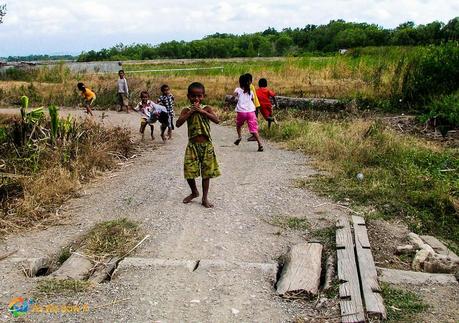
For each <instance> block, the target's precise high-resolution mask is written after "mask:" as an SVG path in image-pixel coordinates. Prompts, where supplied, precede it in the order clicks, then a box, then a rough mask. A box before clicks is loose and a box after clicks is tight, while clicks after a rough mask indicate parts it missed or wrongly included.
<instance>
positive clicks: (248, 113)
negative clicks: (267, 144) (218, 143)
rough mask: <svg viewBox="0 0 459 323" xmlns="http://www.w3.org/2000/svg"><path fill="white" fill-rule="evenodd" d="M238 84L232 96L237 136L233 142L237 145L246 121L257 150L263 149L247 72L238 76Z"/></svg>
mask: <svg viewBox="0 0 459 323" xmlns="http://www.w3.org/2000/svg"><path fill="white" fill-rule="evenodd" d="M239 86H240V87H238V88H236V90H234V94H233V96H234V97H237V99H238V101H237V104H236V113H237V114H236V130H237V136H238V138H237V139H236V141H235V142H234V144H235V145H236V146H237V145H239V144H240V142H241V140H242V133H241V131H242V126H243V125H244V123H245V122H246V121H247V126H248V128H249V132H250V133H251V134H252V136H253V137H254V138H255V140H256V141H257V143H258V151H263V145H262V144H261V140H260V136H259V135H258V121H257V117H256V115H255V104H254V103H253V98H254V92H253V91H251V90H250V78H249V77H248V76H247V74H244V75H241V76H240V77H239Z"/></svg>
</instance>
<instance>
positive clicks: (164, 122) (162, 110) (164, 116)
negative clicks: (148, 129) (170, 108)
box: [148, 102, 169, 142]
mask: <svg viewBox="0 0 459 323" xmlns="http://www.w3.org/2000/svg"><path fill="white" fill-rule="evenodd" d="M151 105H152V107H153V108H152V110H151V114H150V119H149V120H148V123H150V124H151V125H152V126H153V123H155V122H156V121H159V123H160V125H161V126H160V128H161V139H162V140H163V142H166V136H165V135H164V132H166V129H167V127H168V125H169V114H168V113H167V109H166V107H163V106H162V105H159V104H156V103H153V102H152V103H151Z"/></svg>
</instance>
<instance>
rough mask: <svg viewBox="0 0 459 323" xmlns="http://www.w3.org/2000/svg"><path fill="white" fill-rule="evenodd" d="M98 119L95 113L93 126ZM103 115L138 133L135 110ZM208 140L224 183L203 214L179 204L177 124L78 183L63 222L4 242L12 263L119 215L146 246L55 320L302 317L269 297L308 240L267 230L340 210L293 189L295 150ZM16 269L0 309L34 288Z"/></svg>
mask: <svg viewBox="0 0 459 323" xmlns="http://www.w3.org/2000/svg"><path fill="white" fill-rule="evenodd" d="M69 113H72V114H76V115H82V113H81V111H72V112H69ZM101 114H102V113H101V112H96V117H97V118H98V120H100V116H101ZM104 114H105V116H107V117H106V118H105V119H104V122H105V123H107V124H117V125H124V126H126V127H129V128H131V129H132V130H133V132H136V131H137V127H138V122H139V120H138V116H137V115H136V114H134V113H131V114H121V113H114V112H108V113H107V112H105V113H104ZM158 130H159V129H155V131H156V138H159V134H158V132H157V131H158ZM136 135H137V134H135V136H136ZM212 135H213V142H214V146H215V150H216V154H217V158H218V161H219V164H220V167H221V171H222V176H221V177H219V178H217V179H214V180H211V188H210V194H209V199H210V200H211V202H213V203H214V204H215V207H214V208H213V209H205V208H204V207H202V206H201V205H200V199H199V198H197V199H195V200H194V202H192V203H190V204H189V205H185V204H183V203H182V202H181V201H182V199H183V197H185V196H186V195H187V194H189V189H188V187H187V184H186V182H185V180H184V179H183V174H182V167H183V154H184V150H185V146H186V142H187V137H186V126H183V127H182V128H180V129H177V130H176V131H175V132H174V138H173V140H170V141H168V142H167V143H166V144H162V143H153V142H151V141H150V140H149V139H146V141H145V143H143V144H141V147H144V150H143V151H142V152H141V153H140V155H139V156H137V157H136V158H133V159H131V160H130V161H129V162H128V164H129V166H124V167H122V168H121V169H120V170H117V171H115V172H112V173H110V174H107V175H104V176H102V177H101V178H99V179H98V180H96V181H94V182H93V183H91V184H88V185H86V186H85V187H84V189H82V191H81V197H79V198H74V199H72V200H70V201H68V202H67V203H65V205H64V206H63V207H62V210H61V216H62V218H63V220H62V221H61V223H60V225H59V226H54V227H50V228H47V229H46V230H41V231H40V230H35V231H32V232H26V233H22V234H20V235H18V236H16V235H14V236H13V235H12V236H9V237H7V238H6V239H5V240H4V241H0V254H3V253H6V252H8V251H12V250H18V251H17V253H16V254H15V255H14V257H15V258H18V257H25V258H27V257H37V256H40V255H52V254H57V253H58V251H59V248H61V247H63V246H65V245H67V244H68V243H70V242H71V241H72V240H74V239H75V238H76V237H78V236H79V235H81V234H83V233H84V232H86V231H87V230H88V229H89V228H91V226H93V225H94V224H95V223H97V222H100V221H106V220H110V219H115V218H120V217H127V218H130V219H132V220H134V221H137V222H138V223H139V224H140V227H141V229H142V232H143V233H145V235H146V234H149V235H150V238H149V239H147V240H146V241H145V242H144V243H143V244H142V245H141V246H140V247H139V249H137V250H136V252H135V253H134V254H133V255H131V256H130V258H126V259H125V260H124V261H123V262H121V263H120V265H119V268H118V269H117V271H116V274H115V276H114V277H113V279H112V281H111V282H109V283H104V284H101V285H99V286H97V287H96V288H95V289H93V290H91V291H90V292H89V293H85V294H79V295H78V296H75V297H73V298H72V297H67V298H65V297H64V298H63V297H55V298H52V297H50V298H49V299H47V300H46V302H48V303H58V304H62V303H65V302H70V303H71V302H72V301H78V302H80V303H87V304H89V306H90V308H91V311H90V312H89V313H87V314H84V316H82V315H83V314H81V315H79V316H69V315H66V316H64V315H63V316H62V317H61V318H62V319H63V320H66V321H73V320H74V321H106V320H108V321H132V322H147V321H148V322H151V321H163V322H177V321H187V322H188V321H191V322H198V321H199V322H233V321H251V322H254V321H257V322H267V321H274V322H284V321H292V320H293V319H294V318H295V316H296V315H297V314H300V313H308V312H309V311H311V309H310V308H308V305H305V304H301V305H300V304H297V303H295V302H286V301H283V300H281V299H280V298H277V297H276V296H275V293H274V289H273V284H274V282H275V278H276V268H277V262H276V259H277V258H278V257H279V256H280V255H282V254H283V253H285V252H286V251H287V249H288V247H289V246H291V245H292V244H295V243H298V242H301V241H304V236H303V235H304V233H303V232H296V231H289V230H282V229H280V228H279V227H278V226H275V225H272V224H270V222H272V220H273V219H274V218H281V217H287V216H288V217H301V218H307V220H308V221H309V223H310V225H311V228H312V229H314V228H317V227H324V226H327V225H332V224H333V223H334V221H335V219H336V218H337V217H338V216H339V215H340V214H343V211H342V210H341V209H339V208H338V207H335V206H333V204H330V203H327V202H328V201H327V200H325V199H323V198H320V197H318V196H316V195H315V194H313V193H311V192H309V191H307V190H304V189H300V188H296V187H295V185H294V181H295V180H297V179H301V178H306V177H308V176H310V175H312V174H314V173H315V171H314V170H313V169H311V168H310V167H309V166H307V164H308V161H307V159H306V157H305V156H304V155H303V154H301V153H297V152H291V151H286V150H283V149H280V148H278V147H277V146H276V145H274V144H271V143H265V151H264V152H262V153H259V152H256V148H257V147H256V143H248V142H246V141H243V142H242V143H241V145H240V146H238V147H236V146H234V145H233V144H232V142H233V141H234V139H235V130H234V129H233V128H232V127H224V126H216V125H213V126H212ZM146 137H147V136H146ZM199 188H200V187H199ZM200 191H201V188H200ZM318 205H320V206H319V207H314V206H318ZM10 258H13V256H11V257H10ZM15 266H16V265H15V263H14V261H12V259H6V260H3V261H0V279H1V285H2V286H1V287H2V288H1V289H0V303H1V304H8V302H9V301H10V300H11V299H12V298H13V297H16V296H20V295H22V296H25V297H27V295H28V294H27V293H29V292H30V290H31V289H32V288H33V287H34V284H35V282H34V279H31V278H26V277H24V275H23V274H22V273H21V272H20V270H19V269H18V268H17V267H15ZM107 304H111V305H107ZM311 314H312V312H311ZM8 318H9V313H7V311H6V305H5V306H2V308H1V312H0V320H6V319H8ZM28 319H31V320H34V321H37V320H39V321H40V320H43V321H46V320H49V317H46V316H36V317H33V318H32V316H29V317H28Z"/></svg>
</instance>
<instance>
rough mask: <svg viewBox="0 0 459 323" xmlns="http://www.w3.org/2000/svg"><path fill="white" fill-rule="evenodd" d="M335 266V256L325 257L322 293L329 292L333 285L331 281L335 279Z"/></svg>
mask: <svg viewBox="0 0 459 323" xmlns="http://www.w3.org/2000/svg"><path fill="white" fill-rule="evenodd" d="M335 264H336V258H335V254H331V255H329V256H328V257H327V262H326V263H325V282H324V288H323V289H324V291H327V290H329V289H330V288H331V287H332V285H333V279H334V277H335Z"/></svg>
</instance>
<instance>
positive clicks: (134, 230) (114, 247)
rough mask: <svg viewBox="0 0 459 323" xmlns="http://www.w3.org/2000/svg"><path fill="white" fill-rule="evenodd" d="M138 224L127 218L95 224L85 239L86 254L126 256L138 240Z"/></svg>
mask: <svg viewBox="0 0 459 323" xmlns="http://www.w3.org/2000/svg"><path fill="white" fill-rule="evenodd" d="M138 237H139V228H138V225H137V224H136V223H134V222H132V221H130V220H128V219H126V218H123V219H118V220H112V221H106V222H102V223H99V224H97V225H96V226H94V227H93V228H92V229H91V231H90V232H89V233H88V234H87V235H86V237H85V238H84V240H83V243H82V244H83V246H84V249H85V252H86V254H88V255H91V256H100V257H109V256H118V257H121V256H124V255H125V254H126V253H127V252H128V251H129V250H130V249H132V248H133V247H134V246H135V244H136V243H137V241H138Z"/></svg>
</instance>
